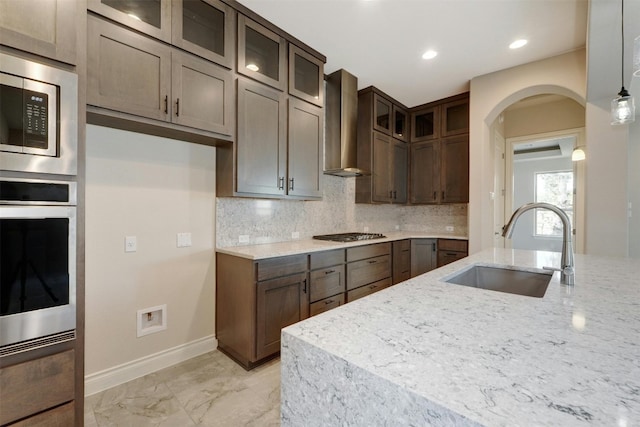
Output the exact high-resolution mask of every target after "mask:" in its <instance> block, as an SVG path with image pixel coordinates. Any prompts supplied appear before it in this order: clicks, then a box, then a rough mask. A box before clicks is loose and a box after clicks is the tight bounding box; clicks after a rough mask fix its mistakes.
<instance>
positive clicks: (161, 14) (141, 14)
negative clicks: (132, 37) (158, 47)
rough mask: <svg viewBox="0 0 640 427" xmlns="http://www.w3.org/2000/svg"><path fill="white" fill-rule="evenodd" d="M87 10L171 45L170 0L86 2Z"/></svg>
mask: <svg viewBox="0 0 640 427" xmlns="http://www.w3.org/2000/svg"><path fill="white" fill-rule="evenodd" d="M87 8H88V9H89V10H91V11H93V12H95V13H98V14H100V15H102V16H105V17H107V18H109V19H112V20H114V21H116V22H119V23H121V24H123V25H126V26H127V27H130V28H133V29H134V30H137V31H140V32H142V33H145V34H147V35H149V36H151V37H154V38H156V39H160V40H163V41H165V42H167V43H171V0H88V2H87Z"/></svg>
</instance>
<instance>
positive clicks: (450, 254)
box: [447, 252, 458, 256]
mask: <svg viewBox="0 0 640 427" xmlns="http://www.w3.org/2000/svg"><path fill="white" fill-rule="evenodd" d="M457 255H458V254H457V253H455V252H454V253H451V252H447V256H457Z"/></svg>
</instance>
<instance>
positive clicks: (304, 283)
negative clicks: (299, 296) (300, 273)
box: [302, 279, 307, 294]
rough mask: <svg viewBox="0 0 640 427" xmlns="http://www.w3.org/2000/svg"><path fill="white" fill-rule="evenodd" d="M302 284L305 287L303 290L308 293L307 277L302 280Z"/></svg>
mask: <svg viewBox="0 0 640 427" xmlns="http://www.w3.org/2000/svg"><path fill="white" fill-rule="evenodd" d="M302 284H303V285H304V287H303V288H302V292H304V293H305V294H306V293H307V279H304V280H303V281H302Z"/></svg>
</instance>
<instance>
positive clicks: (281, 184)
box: [278, 176, 284, 190]
mask: <svg viewBox="0 0 640 427" xmlns="http://www.w3.org/2000/svg"><path fill="white" fill-rule="evenodd" d="M278 190H284V176H281V177H278Z"/></svg>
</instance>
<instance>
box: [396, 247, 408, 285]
mask: <svg viewBox="0 0 640 427" xmlns="http://www.w3.org/2000/svg"><path fill="white" fill-rule="evenodd" d="M392 251H393V284H394V285H395V284H396V283H400V282H403V281H405V280H408V279H410V278H411V242H410V241H409V240H399V241H396V242H393V246H392Z"/></svg>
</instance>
